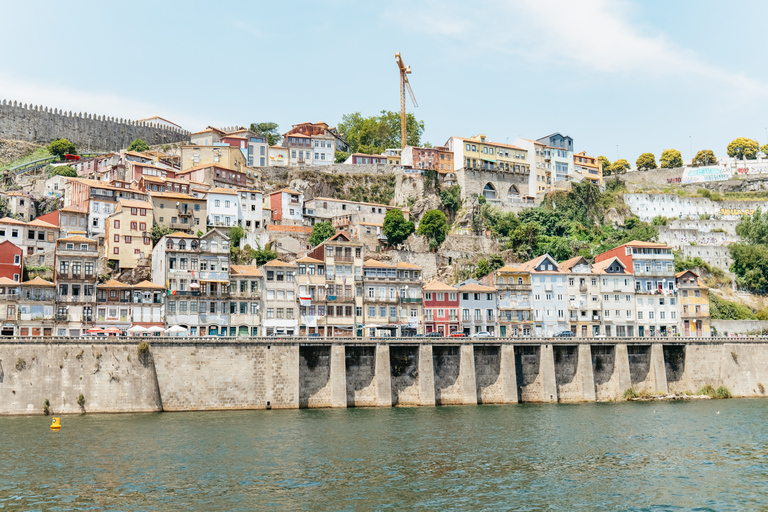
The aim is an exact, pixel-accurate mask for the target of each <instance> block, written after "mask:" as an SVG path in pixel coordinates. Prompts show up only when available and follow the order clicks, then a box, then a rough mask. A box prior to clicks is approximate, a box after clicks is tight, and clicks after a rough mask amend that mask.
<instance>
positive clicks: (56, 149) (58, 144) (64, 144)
mask: <svg viewBox="0 0 768 512" xmlns="http://www.w3.org/2000/svg"><path fill="white" fill-rule="evenodd" d="M48 151H49V152H50V153H51V154H52V155H53V156H57V157H59V160H64V155H76V154H77V148H76V147H75V145H74V144H72V143H71V142H69V141H68V140H67V139H58V140H55V141H53V142H51V143H50V144H48Z"/></svg>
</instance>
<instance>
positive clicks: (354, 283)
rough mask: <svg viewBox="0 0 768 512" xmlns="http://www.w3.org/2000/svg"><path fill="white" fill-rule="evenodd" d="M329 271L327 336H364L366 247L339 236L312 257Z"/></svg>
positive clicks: (326, 308)
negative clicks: (364, 251)
mask: <svg viewBox="0 0 768 512" xmlns="http://www.w3.org/2000/svg"><path fill="white" fill-rule="evenodd" d="M307 256H309V257H310V258H312V259H315V260H320V261H322V262H323V268H324V269H325V285H324V286H325V287H326V301H325V303H324V304H323V305H324V306H325V311H326V319H325V333H324V334H325V336H328V337H334V336H337V337H349V336H354V335H357V336H362V335H363V331H362V325H363V323H362V321H363V276H362V270H363V244H362V243H361V242H359V241H353V240H352V238H351V237H350V235H349V233H346V232H344V231H341V232H338V233H336V234H335V235H333V236H332V237H331V238H329V239H328V240H326V241H325V242H323V243H322V244H320V245H318V246H317V247H315V248H314V249H313V250H312V251H311V252H310V253H309V254H307Z"/></svg>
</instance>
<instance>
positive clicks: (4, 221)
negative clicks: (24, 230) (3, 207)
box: [0, 217, 27, 226]
mask: <svg viewBox="0 0 768 512" xmlns="http://www.w3.org/2000/svg"><path fill="white" fill-rule="evenodd" d="M0 224H16V225H18V226H26V225H27V223H26V222H22V221H20V220H16V219H12V218H10V217H3V218H2V219H0Z"/></svg>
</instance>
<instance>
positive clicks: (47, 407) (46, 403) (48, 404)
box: [43, 398, 51, 416]
mask: <svg viewBox="0 0 768 512" xmlns="http://www.w3.org/2000/svg"><path fill="white" fill-rule="evenodd" d="M43 414H44V415H46V416H48V415H49V414H51V401H50V400H48V399H47V398H46V399H45V401H44V402H43Z"/></svg>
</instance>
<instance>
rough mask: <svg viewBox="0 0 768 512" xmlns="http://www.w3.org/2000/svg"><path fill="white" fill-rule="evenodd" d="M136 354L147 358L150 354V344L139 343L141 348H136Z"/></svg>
mask: <svg viewBox="0 0 768 512" xmlns="http://www.w3.org/2000/svg"><path fill="white" fill-rule="evenodd" d="M136 353H137V354H139V357H144V356H146V355H147V354H148V353H149V343H147V342H146V341H142V342H141V343H139V346H138V347H136Z"/></svg>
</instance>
